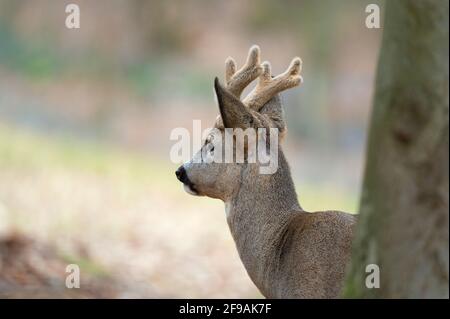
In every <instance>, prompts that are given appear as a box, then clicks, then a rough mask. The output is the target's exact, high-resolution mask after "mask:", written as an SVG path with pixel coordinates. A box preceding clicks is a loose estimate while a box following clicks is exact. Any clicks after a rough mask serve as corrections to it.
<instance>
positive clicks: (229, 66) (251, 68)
mask: <svg viewBox="0 0 450 319" xmlns="http://www.w3.org/2000/svg"><path fill="white" fill-rule="evenodd" d="M261 72H262V68H261V65H260V49H259V47H258V46H257V45H254V46H252V47H251V48H250V50H249V51H248V56H247V61H246V62H245V64H244V65H243V66H242V68H240V69H239V70H237V71H236V62H235V61H234V60H233V58H231V57H229V58H228V59H227V60H226V61H225V79H226V83H227V88H228V90H230V92H231V93H232V94H234V96H236V97H237V98H240V96H241V94H242V91H244V89H245V88H246V87H247V86H248V85H249V84H250V83H251V82H252V81H254V80H255V79H256V78H257V77H258V76H259V75H260V74H261Z"/></svg>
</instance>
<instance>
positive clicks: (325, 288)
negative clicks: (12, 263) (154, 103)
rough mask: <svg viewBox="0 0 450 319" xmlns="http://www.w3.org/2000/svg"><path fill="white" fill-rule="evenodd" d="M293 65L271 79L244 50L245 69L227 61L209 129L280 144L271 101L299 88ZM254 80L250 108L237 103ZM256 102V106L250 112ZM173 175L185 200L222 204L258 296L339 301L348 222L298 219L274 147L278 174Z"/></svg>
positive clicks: (210, 166) (245, 167)
mask: <svg viewBox="0 0 450 319" xmlns="http://www.w3.org/2000/svg"><path fill="white" fill-rule="evenodd" d="M300 63H301V62H300V59H294V60H293V62H292V63H291V66H290V67H289V68H288V71H286V72H285V73H284V74H283V75H281V76H279V77H275V78H272V77H271V74H270V68H268V67H267V66H264V65H263V66H260V65H259V48H255V47H253V48H252V49H251V50H250V53H249V58H248V59H247V63H246V65H244V67H242V68H241V69H240V70H239V71H237V72H236V71H235V69H236V66H235V63H234V61H232V60H230V59H229V60H227V62H226V68H227V70H226V79H227V83H228V86H227V88H224V87H222V86H221V85H220V83H219V82H218V80H217V79H216V81H215V90H216V94H217V99H218V103H219V109H220V113H221V116H220V117H219V118H218V119H217V121H216V125H215V126H216V128H218V129H221V130H223V128H224V127H230V128H255V129H256V128H260V127H264V128H278V129H279V131H280V133H281V134H280V135H279V139H280V142H281V140H282V137H283V135H284V133H285V132H286V126H285V121H284V114H283V110H282V106H281V102H280V98H279V96H278V93H279V92H280V91H282V90H284V89H287V88H290V87H292V86H293V85H298V84H299V83H300V79H301V77H300V75H299V72H300ZM260 70H262V71H260ZM267 72H269V73H267ZM258 74H259V76H260V82H262V83H261V84H258V85H257V87H256V89H255V91H254V92H253V95H251V99H250V100H251V101H254V102H253V104H251V103H250V104H246V103H245V102H241V101H240V99H239V96H240V94H241V92H242V90H243V89H244V88H245V86H246V85H248V84H249V83H250V82H251V81H253V80H254V79H255V78H256V77H257V76H258ZM261 77H262V78H261ZM230 83H231V84H232V85H231V87H230ZM267 83H269V84H268V85H267ZM246 100H247V101H249V99H246ZM261 101H264V105H262V106H259V105H257V104H258V103H262V102H261ZM255 103H256V104H255ZM255 105H256V106H255ZM211 143H213V141H210V139H207V141H206V143H205V145H204V146H203V147H202V150H200V151H199V153H197V154H196V155H195V156H194V158H197V159H198V158H199V156H200V155H199V154H201V153H202V151H203V150H204V149H205V148H207V147H209V146H210V145H209V144H211ZM181 168H182V169H183V170H184V171H185V172H186V176H187V179H188V182H186V180H184V179H180V180H182V181H183V182H184V183H185V187H187V190H188V191H189V192H190V193H193V194H195V195H203V196H209V197H213V198H218V199H221V200H222V201H224V202H225V207H226V212H227V221H228V225H229V227H230V230H231V233H232V235H233V238H234V240H235V242H236V247H237V250H238V252H239V256H240V258H241V260H242V262H243V264H244V266H245V268H246V270H247V272H248V274H249V276H250V278H251V279H252V281H253V282H254V283H255V285H256V286H257V287H258V288H259V290H260V291H261V293H262V294H263V295H264V296H266V297H268V298H337V297H339V293H340V290H341V288H342V284H343V280H344V274H345V269H346V265H347V263H348V261H349V258H350V252H351V241H352V237H353V227H354V224H355V217H354V216H353V215H350V214H347V213H343V212H337V211H326V212H316V213H309V212H306V211H304V210H303V209H302V208H301V206H300V204H299V203H298V200H297V195H296V192H295V188H294V183H293V181H292V178H291V173H290V169H289V166H288V163H287V161H286V159H285V157H284V154H283V151H282V149H281V147H280V146H279V149H278V169H277V170H276V172H275V173H274V174H271V175H264V174H260V172H259V170H258V168H259V164H258V163H206V162H201V163H196V162H195V161H194V160H191V161H190V162H188V163H186V164H184V165H183V166H182V167H181ZM181 168H180V169H181ZM178 175H180V174H177V176H178Z"/></svg>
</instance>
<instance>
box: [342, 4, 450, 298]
mask: <svg viewBox="0 0 450 319" xmlns="http://www.w3.org/2000/svg"><path fill="white" fill-rule="evenodd" d="M448 10H449V2H448V1H447V0H422V1H409V0H388V1H387V3H386V17H385V26H384V29H385V30H384V35H383V41H382V47H381V52H380V58H379V64H378V74H377V81H376V92H375V98H374V107H373V113H372V120H371V127H370V133H369V139H368V151H367V163H366V168H365V176H364V183H363V191H362V196H361V202H360V209H359V211H360V216H359V218H360V219H359V222H358V226H357V227H358V228H357V231H356V237H355V241H354V250H353V256H352V262H351V265H350V268H349V273H348V277H347V283H346V286H345V289H344V296H345V297H356V298H448V297H449V290H448V289H449V228H448V225H449V206H448V198H449V190H448V179H449V158H448V151H449V141H448V139H449V126H448V120H449V119H448V105H449V94H448V84H449V83H448V78H449V60H448V53H449V50H448V48H449V45H448V43H449V42H448V41H449V38H448V36H449V35H448ZM368 264H377V265H378V266H379V269H380V280H381V281H380V288H378V289H377V288H372V289H369V288H367V287H366V284H365V282H366V278H367V277H366V276H367V275H368V273H366V266H367V265H368Z"/></svg>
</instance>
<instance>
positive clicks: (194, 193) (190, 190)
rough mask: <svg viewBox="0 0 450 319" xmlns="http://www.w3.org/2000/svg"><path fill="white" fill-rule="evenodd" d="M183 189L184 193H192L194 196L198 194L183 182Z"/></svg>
mask: <svg viewBox="0 0 450 319" xmlns="http://www.w3.org/2000/svg"><path fill="white" fill-rule="evenodd" d="M183 187H184V190H185V191H186V193H188V194H191V195H194V196H198V194H197V192H194V191H193V190H192V189H191V188H190V187H189V186H188V185H186V184H183Z"/></svg>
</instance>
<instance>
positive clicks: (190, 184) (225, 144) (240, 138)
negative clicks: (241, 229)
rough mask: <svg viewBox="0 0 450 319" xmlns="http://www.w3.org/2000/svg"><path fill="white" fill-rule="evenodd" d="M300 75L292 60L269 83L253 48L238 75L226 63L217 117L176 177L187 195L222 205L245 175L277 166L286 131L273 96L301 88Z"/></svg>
mask: <svg viewBox="0 0 450 319" xmlns="http://www.w3.org/2000/svg"><path fill="white" fill-rule="evenodd" d="M300 71H301V60H300V58H294V59H293V60H292V62H291V64H290V65H289V67H288V69H287V70H286V71H285V72H284V73H282V74H280V75H278V76H276V77H273V76H272V74H271V68H270V64H269V62H263V63H260V49H259V47H258V46H253V47H251V48H250V51H249V53H248V57H247V61H246V63H245V64H244V65H243V66H242V67H241V68H240V69H239V70H236V63H235V62H234V60H233V59H232V58H231V57H230V58H228V59H227V60H226V62H225V81H226V85H222V84H221V83H220V82H219V80H218V79H217V78H216V79H215V81H214V90H215V94H216V98H217V104H218V106H219V111H220V115H219V116H218V117H217V119H216V122H215V125H214V128H213V129H212V130H211V132H210V134H209V135H208V136H207V137H206V139H205V141H204V144H203V146H202V147H201V149H200V150H199V151H198V152H197V153H196V154H195V155H194V157H193V158H192V159H191V160H190V161H189V162H187V163H185V164H183V165H182V166H180V168H179V169H178V170H177V171H176V175H177V178H178V179H179V180H180V181H181V182H182V183H183V184H184V188H185V190H186V191H187V192H188V193H190V194H193V195H201V196H209V197H213V198H219V199H222V200H223V201H227V200H228V199H229V198H230V197H232V196H233V194H235V192H236V191H237V190H238V189H239V185H240V181H241V178H242V176H243V171H244V170H245V169H247V168H248V167H249V166H252V168H255V166H256V167H259V168H263V167H267V165H268V163H269V164H270V162H271V161H272V160H274V161H275V162H276V161H277V156H278V150H279V149H278V147H279V142H280V141H281V139H282V138H283V136H284V133H285V131H286V125H285V121H284V114H283V109H282V106H281V102H280V97H279V95H278V94H279V93H280V92H282V91H284V90H287V89H289V88H292V87H294V86H297V85H299V84H300V83H301V82H302V77H301V76H300ZM256 79H258V82H257V84H256V86H255V88H254V89H253V91H252V92H251V93H249V95H248V96H247V97H246V98H245V99H243V100H241V98H240V97H241V94H242V92H243V91H244V89H245V88H246V87H247V86H248V85H249V84H250V83H251V82H253V81H254V80H256ZM275 169H276V167H275ZM273 172H274V171H273V169H268V170H265V171H264V170H262V169H261V170H260V173H263V174H271V173H273Z"/></svg>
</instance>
